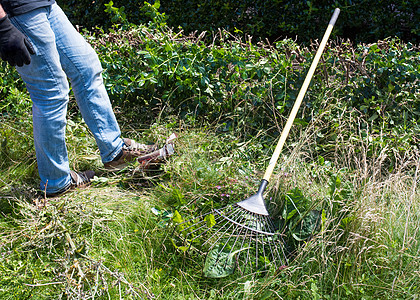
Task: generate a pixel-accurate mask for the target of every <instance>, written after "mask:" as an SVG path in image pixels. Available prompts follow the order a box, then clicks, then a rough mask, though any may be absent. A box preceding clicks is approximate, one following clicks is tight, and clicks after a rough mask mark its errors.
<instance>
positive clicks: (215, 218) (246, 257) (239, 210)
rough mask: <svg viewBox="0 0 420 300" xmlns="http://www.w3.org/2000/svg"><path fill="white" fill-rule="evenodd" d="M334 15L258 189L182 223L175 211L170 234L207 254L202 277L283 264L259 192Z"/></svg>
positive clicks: (282, 251)
mask: <svg viewBox="0 0 420 300" xmlns="http://www.w3.org/2000/svg"><path fill="white" fill-rule="evenodd" d="M339 13H340V10H339V9H338V8H336V9H335V11H334V14H333V16H332V18H331V20H330V22H329V25H328V27H327V30H326V32H325V33H324V36H323V38H322V40H321V43H320V45H319V48H318V50H317V52H316V55H315V57H314V60H313V62H312V64H311V66H310V69H309V71H308V73H307V75H306V78H305V81H304V82H303V85H302V87H301V89H300V92H299V94H298V96H297V98H296V101H295V104H294V106H293V108H292V111H291V113H290V115H289V118H288V120H287V122H286V125H285V127H284V129H283V131H282V133H281V136H280V139H279V141H278V143H277V146H276V148H275V151H274V153H273V155H272V157H271V159H270V162H269V164H268V167H267V169H266V171H265V174H264V177H263V179H262V181H261V183H260V186H259V188H258V191H257V193H256V194H254V195H252V196H250V197H249V198H247V199H245V200H243V201H240V202H237V203H235V204H233V205H228V206H226V207H224V208H221V209H213V210H212V211H211V212H209V213H207V214H205V215H202V216H199V217H197V218H194V219H192V220H189V221H183V220H182V218H181V216H180V215H179V213H175V216H174V218H173V221H174V223H176V226H175V231H174V232H175V233H176V236H178V237H180V238H181V239H182V241H183V242H184V243H185V246H183V247H184V248H182V249H183V250H187V249H190V248H191V247H193V248H194V249H197V250H198V251H201V253H204V254H206V260H205V265H204V268H203V273H204V275H205V276H206V277H211V278H220V277H224V276H228V275H230V274H232V273H233V272H234V270H235V269H236V268H237V269H238V270H239V272H240V273H241V274H246V273H249V272H250V271H251V272H253V271H261V270H265V271H266V270H268V269H269V268H274V270H279V269H282V268H283V267H285V266H286V265H287V255H286V251H285V243H284V240H283V238H282V233H281V232H279V226H278V225H277V224H276V222H275V220H274V219H273V218H272V217H271V216H270V214H269V212H268V210H267V207H266V203H265V201H264V196H263V193H264V191H265V189H266V187H267V185H268V182H269V180H270V177H271V175H272V173H273V170H274V167H275V165H276V163H277V160H278V158H279V155H280V152H281V150H282V148H283V145H284V143H285V141H286V138H287V136H288V134H289V131H290V128H291V127H292V124H293V121H294V119H295V117H296V114H297V112H298V110H299V107H300V105H301V102H302V100H303V98H304V95H305V93H306V90H307V89H308V86H309V83H310V81H311V79H312V76H313V74H314V72H315V69H316V66H317V64H318V62H319V59H320V57H321V55H322V52H323V51H324V48H325V45H326V43H327V41H328V38H329V36H330V34H331V31H332V29H333V26H334V24H335V22H336V20H337V18H338V15H339ZM178 248H181V247H178Z"/></svg>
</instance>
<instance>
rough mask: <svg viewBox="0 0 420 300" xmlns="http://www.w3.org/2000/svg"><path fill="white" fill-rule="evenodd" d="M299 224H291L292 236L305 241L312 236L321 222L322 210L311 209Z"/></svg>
mask: <svg viewBox="0 0 420 300" xmlns="http://www.w3.org/2000/svg"><path fill="white" fill-rule="evenodd" d="M298 222H299V223H298V224H293V223H292V224H291V225H290V228H292V230H293V231H292V236H293V238H294V239H295V240H297V241H304V240H307V239H308V238H310V237H311V236H312V235H313V234H314V233H315V232H316V231H317V230H319V227H320V223H321V211H319V210H311V211H310V212H309V213H308V214H306V215H305V217H303V219H301V220H299V221H298Z"/></svg>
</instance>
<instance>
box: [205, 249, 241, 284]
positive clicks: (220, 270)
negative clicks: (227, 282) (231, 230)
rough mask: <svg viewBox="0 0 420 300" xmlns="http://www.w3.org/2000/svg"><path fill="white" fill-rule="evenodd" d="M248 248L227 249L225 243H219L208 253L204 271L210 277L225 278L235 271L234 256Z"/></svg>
mask: <svg viewBox="0 0 420 300" xmlns="http://www.w3.org/2000/svg"><path fill="white" fill-rule="evenodd" d="M246 249H248V248H243V249H238V250H236V251H233V252H230V251H226V246H225V245H218V246H216V247H214V248H213V249H212V250H211V251H209V252H208V253H207V256H206V261H205V263H204V268H203V273H204V276H206V277H208V278H223V277H226V276H229V275H231V274H233V272H234V271H235V261H234V260H233V258H234V256H235V255H236V254H237V253H239V252H241V251H244V250H246Z"/></svg>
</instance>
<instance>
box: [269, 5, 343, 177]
mask: <svg viewBox="0 0 420 300" xmlns="http://www.w3.org/2000/svg"><path fill="white" fill-rule="evenodd" d="M339 14H340V9H339V8H336V9H335V10H334V14H333V16H332V17H331V20H330V22H329V24H328V27H327V30H326V31H325V33H324V37H323V38H322V41H321V44H320V45H319V48H318V50H317V52H316V54H315V58H314V60H313V61H312V64H311V67H310V69H309V71H308V74H306V78H305V81H304V82H303V84H302V87H301V88H300V91H299V94H298V96H297V98H296V101H295V104H294V105H293V109H292V111H291V112H290V115H289V118H288V119H287V122H286V125H285V126H284V129H283V131H282V133H281V136H280V139H279V141H278V143H277V146H276V149H275V150H274V153H273V156H272V157H271V159H270V162H269V164H268V167H267V170H266V171H265V174H264V179H265V180H267V181H269V180H270V177H271V174H273V170H274V167H275V166H276V163H277V160H278V158H279V156H280V152H281V150H282V149H283V146H284V143H285V141H286V138H287V136H288V135H289V131H290V128H291V127H292V124H293V121H294V120H295V117H296V114H297V112H298V110H299V107H300V104H301V103H302V100H303V97H304V96H305V93H306V90H307V89H308V86H309V83H310V82H311V79H312V76H313V75H314V72H315V69H316V66H317V65H318V62H319V59H320V58H321V55H322V52H323V51H324V48H325V45H326V44H327V41H328V38H329V37H330V34H331V31H332V29H333V27H334V24H335V21H336V20H337V18H338V15H339Z"/></svg>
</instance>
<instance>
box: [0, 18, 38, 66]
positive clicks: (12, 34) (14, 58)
mask: <svg viewBox="0 0 420 300" xmlns="http://www.w3.org/2000/svg"><path fill="white" fill-rule="evenodd" d="M29 54H35V50H34V48H33V47H32V45H31V43H30V42H29V41H28V39H27V38H26V37H25V35H24V34H23V33H22V32H20V31H19V30H18V29H17V28H16V27H15V26H13V24H12V22H10V20H9V18H8V17H7V16H5V17H4V18H2V19H0V57H1V59H2V60H5V61H7V62H9V64H11V65H12V66H16V65H18V66H19V67H21V66H23V64H27V65H29V64H30V63H31V56H30V55H29Z"/></svg>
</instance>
